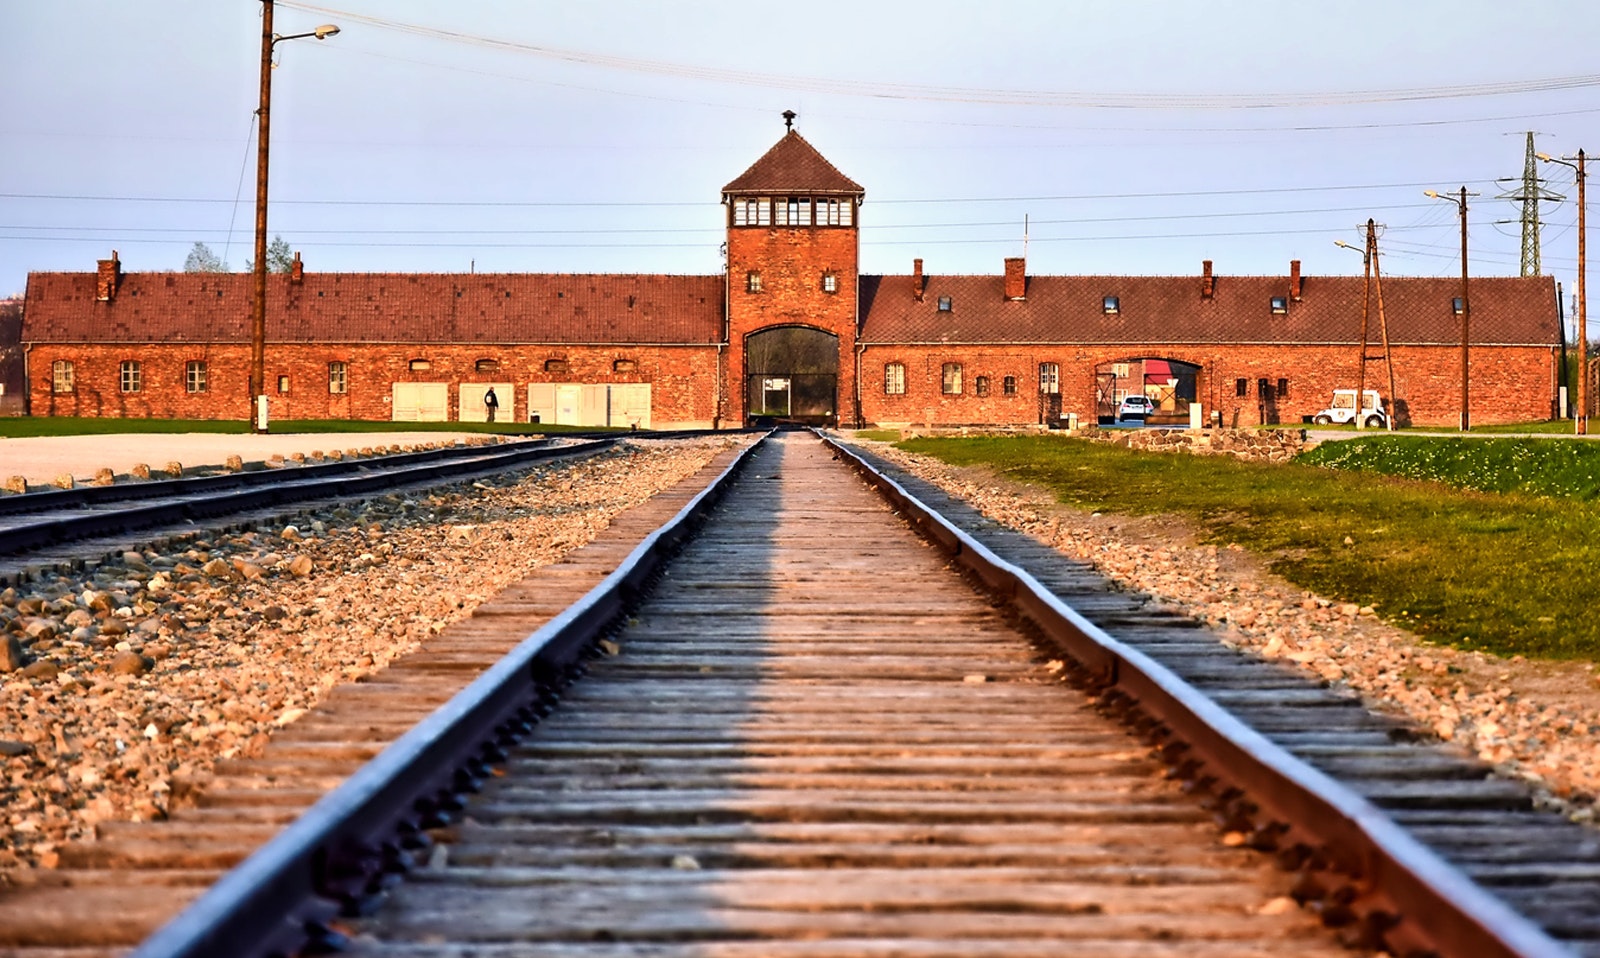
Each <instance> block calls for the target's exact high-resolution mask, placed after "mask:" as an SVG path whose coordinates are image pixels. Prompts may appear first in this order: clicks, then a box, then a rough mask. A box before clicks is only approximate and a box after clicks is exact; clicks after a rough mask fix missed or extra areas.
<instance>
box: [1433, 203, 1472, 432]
mask: <svg viewBox="0 0 1600 958" xmlns="http://www.w3.org/2000/svg"><path fill="white" fill-rule="evenodd" d="M1422 195H1423V196H1428V197H1432V198H1433V199H1436V200H1446V201H1449V202H1451V203H1455V204H1456V206H1457V208H1458V209H1459V210H1460V211H1461V431H1462V432H1466V431H1467V430H1469V429H1471V428H1472V417H1471V414H1470V413H1469V412H1468V399H1469V397H1470V395H1471V392H1470V386H1469V385H1468V383H1469V378H1468V352H1469V350H1470V348H1471V347H1470V346H1469V344H1468V339H1467V331H1468V328H1469V327H1468V318H1469V317H1470V316H1471V314H1472V305H1471V303H1470V302H1469V301H1468V300H1467V188H1466V187H1465V186H1463V187H1462V188H1461V198H1460V199H1456V198H1455V197H1451V196H1443V195H1441V194H1439V193H1438V192H1437V191H1435V190H1423V191H1422ZM1472 195H1473V196H1477V195H1478V194H1476V193H1473V194H1472Z"/></svg>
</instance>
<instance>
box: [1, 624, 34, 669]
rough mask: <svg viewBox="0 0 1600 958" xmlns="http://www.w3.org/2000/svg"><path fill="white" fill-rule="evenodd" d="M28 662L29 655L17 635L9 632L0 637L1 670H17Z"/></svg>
mask: <svg viewBox="0 0 1600 958" xmlns="http://www.w3.org/2000/svg"><path fill="white" fill-rule="evenodd" d="M27 664H28V656H27V654H26V653H25V652H23V651H22V643H21V642H20V641H19V640H18V639H17V637H16V636H14V635H12V634H11V633H9V632H8V633H6V634H5V635H4V636H3V637H0V672H15V671H16V670H17V669H20V668H22V667H23V666H25V665H27Z"/></svg>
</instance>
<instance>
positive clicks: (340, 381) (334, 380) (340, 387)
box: [328, 363, 350, 396]
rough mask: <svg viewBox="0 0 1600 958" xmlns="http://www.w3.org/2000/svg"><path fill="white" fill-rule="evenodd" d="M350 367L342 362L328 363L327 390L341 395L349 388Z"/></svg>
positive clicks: (332, 393)
mask: <svg viewBox="0 0 1600 958" xmlns="http://www.w3.org/2000/svg"><path fill="white" fill-rule="evenodd" d="M349 377H350V369H349V367H348V366H346V365H345V364H344V363H329V364H328V392H329V394H331V395H335V396H342V395H344V393H345V392H346V391H347V390H349V388H350V378H349Z"/></svg>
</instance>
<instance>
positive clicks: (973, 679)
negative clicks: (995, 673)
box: [961, 674, 989, 685]
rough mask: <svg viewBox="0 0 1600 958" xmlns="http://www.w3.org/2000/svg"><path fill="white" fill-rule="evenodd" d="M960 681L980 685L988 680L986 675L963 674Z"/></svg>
mask: <svg viewBox="0 0 1600 958" xmlns="http://www.w3.org/2000/svg"><path fill="white" fill-rule="evenodd" d="M961 681H963V682H965V683H966V684H968V685H982V684H983V683H985V682H987V681H989V677H988V676H987V675H977V674H973V675H964V676H962V677H961Z"/></svg>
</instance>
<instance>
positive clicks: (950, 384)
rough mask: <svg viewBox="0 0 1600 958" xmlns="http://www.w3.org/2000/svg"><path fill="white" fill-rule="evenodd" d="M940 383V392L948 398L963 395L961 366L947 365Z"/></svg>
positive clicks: (955, 364) (956, 364) (957, 364)
mask: <svg viewBox="0 0 1600 958" xmlns="http://www.w3.org/2000/svg"><path fill="white" fill-rule="evenodd" d="M939 382H940V391H942V392H943V393H944V394H945V395H946V396H959V395H961V364H960V363H945V364H944V369H943V371H942V374H941V375H940V377H939Z"/></svg>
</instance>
